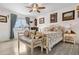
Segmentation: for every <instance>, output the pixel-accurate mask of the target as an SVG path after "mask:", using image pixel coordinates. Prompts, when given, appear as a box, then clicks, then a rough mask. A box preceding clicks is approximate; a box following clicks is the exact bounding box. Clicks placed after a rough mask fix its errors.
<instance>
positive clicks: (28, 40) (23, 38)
mask: <svg viewBox="0 0 79 59" xmlns="http://www.w3.org/2000/svg"><path fill="white" fill-rule="evenodd" d="M20 39H21V40H23V41H26V42H28V43H31V41H32V39H30V38H29V37H25V36H20Z"/></svg>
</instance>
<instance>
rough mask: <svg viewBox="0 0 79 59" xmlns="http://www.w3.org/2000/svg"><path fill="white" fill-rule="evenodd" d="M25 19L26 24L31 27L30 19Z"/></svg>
mask: <svg viewBox="0 0 79 59" xmlns="http://www.w3.org/2000/svg"><path fill="white" fill-rule="evenodd" d="M25 19H26V23H27V24H28V25H29V26H30V18H29V17H26V18H25ZM29 29H30V27H29Z"/></svg>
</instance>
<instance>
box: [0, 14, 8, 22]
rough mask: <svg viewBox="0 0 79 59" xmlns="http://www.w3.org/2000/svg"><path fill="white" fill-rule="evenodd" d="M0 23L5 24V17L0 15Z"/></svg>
mask: <svg viewBox="0 0 79 59" xmlns="http://www.w3.org/2000/svg"><path fill="white" fill-rule="evenodd" d="M0 22H3V23H6V22H7V16H3V15H0Z"/></svg>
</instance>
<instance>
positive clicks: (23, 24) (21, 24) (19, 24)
mask: <svg viewBox="0 0 79 59" xmlns="http://www.w3.org/2000/svg"><path fill="white" fill-rule="evenodd" d="M26 26H28V24H27V23H26V20H25V19H17V21H16V24H15V28H22V27H26Z"/></svg>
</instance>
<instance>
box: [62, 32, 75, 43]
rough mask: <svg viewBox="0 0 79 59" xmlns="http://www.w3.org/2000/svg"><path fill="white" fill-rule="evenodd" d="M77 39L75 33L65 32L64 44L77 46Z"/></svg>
mask: <svg viewBox="0 0 79 59" xmlns="http://www.w3.org/2000/svg"><path fill="white" fill-rule="evenodd" d="M75 38H76V33H75V32H74V31H71V32H67V31H66V32H65V33H64V39H63V41H64V42H71V43H74V44H75Z"/></svg>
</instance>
